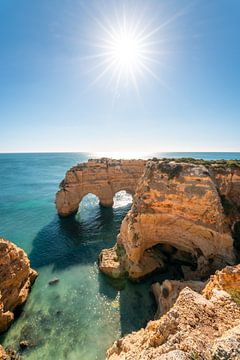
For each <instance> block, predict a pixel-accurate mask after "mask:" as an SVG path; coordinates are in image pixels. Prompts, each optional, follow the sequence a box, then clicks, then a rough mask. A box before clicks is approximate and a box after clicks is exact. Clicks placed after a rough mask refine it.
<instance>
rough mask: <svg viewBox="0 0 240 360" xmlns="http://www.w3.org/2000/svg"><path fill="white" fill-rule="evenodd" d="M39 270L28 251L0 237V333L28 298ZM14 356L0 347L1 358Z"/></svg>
mask: <svg viewBox="0 0 240 360" xmlns="http://www.w3.org/2000/svg"><path fill="white" fill-rule="evenodd" d="M36 277H37V272H36V271H35V270H33V269H31V267H30V261H29V259H28V257H27V255H26V253H25V252H24V251H23V250H22V249H20V248H19V247H17V246H16V245H14V244H13V243H11V242H10V241H8V240H5V239H3V238H0V333H1V332H4V331H6V330H7V329H8V328H9V326H10V325H11V323H12V321H13V320H14V313H15V312H16V310H18V309H19V308H20V307H21V306H22V305H23V304H24V303H25V301H26V300H27V297H28V295H29V292H30V289H31V286H32V284H33V282H34V281H35V279H36ZM10 358H13V357H11V355H9V354H6V353H5V352H4V350H3V348H2V347H0V359H10Z"/></svg>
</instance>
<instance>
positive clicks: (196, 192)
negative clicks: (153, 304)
mask: <svg viewBox="0 0 240 360" xmlns="http://www.w3.org/2000/svg"><path fill="white" fill-rule="evenodd" d="M229 174H230V170H229V171H225V173H224V174H223V171H222V169H221V168H219V167H214V166H212V165H211V166H208V167H206V166H204V165H202V164H193V163H188V162H175V161H159V160H157V159H155V160H152V161H148V162H147V164H146V168H145V171H144V173H143V175H142V177H141V178H140V180H139V182H138V185H137V187H136V192H135V196H134V199H133V205H132V208H131V210H130V211H129V213H128V214H127V216H126V217H125V219H124V220H123V222H122V225H121V229H120V234H119V236H118V239H117V245H116V246H115V247H114V248H113V249H109V250H104V251H103V252H102V253H101V254H100V269H101V270H102V271H103V272H105V273H106V274H108V275H110V276H119V275H122V274H124V273H126V272H127V273H128V275H129V277H130V278H132V279H138V278H141V277H143V276H145V275H146V274H149V273H151V272H152V271H154V270H156V269H161V268H162V269H163V268H164V266H165V265H166V264H169V263H170V262H175V263H181V264H182V271H183V273H184V276H185V279H191V280H193V279H202V278H207V277H208V276H209V275H210V274H212V273H213V272H214V271H215V270H216V269H220V268H223V267H224V266H225V265H227V264H233V263H234V261H235V255H234V248H233V237H232V232H231V227H232V224H233V219H234V221H235V222H236V221H237V219H239V209H238V206H239V204H240V200H239V197H240V192H239V190H240V186H239V184H240V182H239V179H240V178H239V169H238V168H237V169H232V170H231V174H232V175H231V176H230V175H229ZM223 184H225V185H223ZM227 184H228V185H227ZM223 197H224V201H225V202H223ZM226 202H228V203H230V202H231V205H232V209H234V211H231V214H233V213H234V216H233V215H232V217H230V215H229V214H228V213H227V211H226V209H225V207H226V206H225V205H226Z"/></svg>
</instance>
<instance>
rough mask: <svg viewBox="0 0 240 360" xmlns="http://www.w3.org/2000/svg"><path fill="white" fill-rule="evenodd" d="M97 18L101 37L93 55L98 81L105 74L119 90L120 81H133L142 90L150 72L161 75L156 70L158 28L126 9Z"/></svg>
mask: <svg viewBox="0 0 240 360" xmlns="http://www.w3.org/2000/svg"><path fill="white" fill-rule="evenodd" d="M96 22H97V25H98V27H99V30H98V32H97V33H98V39H97V41H95V42H94V55H92V57H91V58H92V59H93V60H95V62H96V64H95V66H94V68H93V70H94V71H97V72H98V74H97V76H96V77H95V80H94V82H93V83H94V84H95V83H97V82H99V81H100V80H101V79H102V78H105V79H107V83H108V85H110V87H111V88H113V87H114V89H115V90H116V91H117V90H118V89H119V87H120V85H124V86H130V85H131V86H132V85H133V86H134V87H135V89H136V90H137V91H139V81H140V79H142V78H144V77H145V76H146V74H148V75H150V76H151V77H153V78H155V79H158V77H157V75H156V73H155V71H154V65H156V64H159V56H160V52H159V49H158V46H157V45H158V41H156V33H157V31H156V29H153V28H151V27H150V25H149V24H148V23H147V22H145V21H144V17H143V16H141V17H138V18H137V17H130V16H127V14H126V13H125V12H123V13H122V15H121V16H119V14H118V16H117V18H116V19H111V20H109V19H106V18H105V19H102V21H100V20H96Z"/></svg>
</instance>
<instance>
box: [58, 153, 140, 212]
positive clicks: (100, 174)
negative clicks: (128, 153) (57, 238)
mask: <svg viewBox="0 0 240 360" xmlns="http://www.w3.org/2000/svg"><path fill="white" fill-rule="evenodd" d="M145 164H146V161H144V160H112V159H105V158H104V159H98V160H97V159H96V160H89V161H88V162H86V163H83V164H79V165H77V166H75V167H73V168H72V169H70V170H69V171H68V172H67V173H66V176H65V178H64V180H63V181H62V183H61V185H60V190H59V191H58V193H57V194H56V207H57V211H58V213H59V215H61V216H68V215H71V214H73V213H75V212H77V210H78V207H79V204H80V202H81V200H82V198H83V197H84V196H85V195H87V194H88V193H92V194H94V195H96V196H98V198H99V200H100V203H101V204H102V205H103V206H112V205H113V197H114V195H115V194H116V192H118V191H120V190H126V191H127V192H129V193H130V194H132V195H133V194H134V193H135V189H136V184H137V182H138V180H139V178H140V176H141V175H142V173H143V170H144V167H145Z"/></svg>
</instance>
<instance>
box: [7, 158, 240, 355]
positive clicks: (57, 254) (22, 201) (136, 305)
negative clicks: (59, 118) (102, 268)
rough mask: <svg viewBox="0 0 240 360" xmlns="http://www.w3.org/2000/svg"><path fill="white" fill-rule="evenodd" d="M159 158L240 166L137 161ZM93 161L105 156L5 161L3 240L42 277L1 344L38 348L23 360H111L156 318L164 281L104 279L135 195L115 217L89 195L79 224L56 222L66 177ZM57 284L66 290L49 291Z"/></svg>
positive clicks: (120, 199) (122, 201) (120, 197)
mask: <svg viewBox="0 0 240 360" xmlns="http://www.w3.org/2000/svg"><path fill="white" fill-rule="evenodd" d="M153 156H158V157H195V158H202V159H240V153H159V154H149V155H144V156H143V155H142V154H141V155H139V156H137V155H136V154H134V157H138V158H140V157H142V158H143V157H144V158H150V157H153ZM90 157H97V155H96V154H95V155H94V154H87V153H49V154H47V153H42V154H0V236H2V237H5V238H7V239H9V240H11V241H13V242H14V243H15V244H17V245H19V246H20V247H22V248H23V249H24V250H25V251H26V252H27V254H28V256H29V257H30V260H31V266H32V267H33V268H35V269H37V270H38V272H39V277H38V279H37V281H36V283H35V284H34V286H33V289H32V292H31V294H30V296H29V299H28V301H27V303H26V305H25V306H24V309H23V311H22V312H21V314H20V315H19V317H18V318H17V319H16V321H15V322H14V324H13V325H12V327H11V328H10V330H9V331H8V332H7V333H6V334H5V335H4V336H2V338H1V339H0V340H1V342H2V343H3V345H4V346H5V347H12V348H15V349H18V348H19V341H21V340H28V341H30V343H32V344H33V345H34V346H33V347H31V348H29V349H27V350H25V351H24V352H23V353H22V358H23V359H29V360H30V359H31V360H40V359H47V360H53V359H54V360H65V359H67V360H93V359H97V360H103V359H105V351H106V349H107V348H108V347H109V346H110V345H111V344H112V342H113V341H114V340H115V339H117V338H118V337H120V336H121V335H123V334H127V333H129V332H131V331H133V330H137V329H139V328H140V327H142V326H145V325H146V323H147V321H148V320H149V319H152V318H153V316H154V312H155V310H156V309H155V303H154V299H153V296H152V294H151V291H150V284H151V282H153V281H155V280H156V279H157V280H161V279H163V278H164V276H162V275H161V276H160V275H155V277H154V278H153V277H151V278H149V279H147V280H145V281H143V282H141V283H139V284H133V283H131V282H129V281H125V282H116V281H112V280H110V279H108V278H107V277H106V276H104V275H103V274H101V273H99V271H98V266H97V260H98V254H99V253H100V251H101V249H103V248H107V247H111V246H112V245H113V244H114V243H115V241H116V235H117V234H118V231H119V228H120V224H121V221H122V219H123V217H124V216H125V214H126V213H127V211H128V210H129V209H130V206H131V204H130V203H131V198H130V196H129V195H128V194H126V193H124V192H121V193H118V194H117V196H116V199H115V202H114V207H113V208H111V209H109V208H102V207H100V206H99V204H98V199H97V198H96V197H95V196H93V195H91V194H89V195H88V196H86V197H85V198H84V199H83V201H82V203H81V205H80V208H79V213H78V214H77V215H76V216H72V217H70V218H67V219H60V218H59V217H58V216H57V214H56V209H55V204H54V200H55V193H56V191H57V190H58V184H59V183H60V181H61V180H62V179H63V177H64V175H65V172H66V171H67V170H68V169H69V168H70V167H71V166H73V165H75V164H76V163H79V162H82V161H86V160H87V159H88V158H90ZM125 157H128V156H127V155H126V156H125ZM129 157H133V156H131V155H129ZM169 276H171V275H169ZM53 278H58V279H59V283H58V284H56V285H54V286H49V285H48V282H49V281H50V280H52V279H53Z"/></svg>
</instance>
